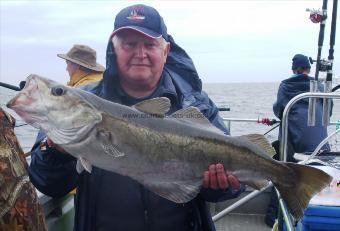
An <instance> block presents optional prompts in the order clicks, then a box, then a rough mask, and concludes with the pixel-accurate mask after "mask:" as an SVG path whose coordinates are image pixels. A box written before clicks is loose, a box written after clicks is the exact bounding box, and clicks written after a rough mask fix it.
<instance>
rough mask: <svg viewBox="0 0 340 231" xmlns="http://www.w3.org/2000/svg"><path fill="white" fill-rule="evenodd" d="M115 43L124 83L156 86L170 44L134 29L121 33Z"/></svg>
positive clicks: (120, 73)
mask: <svg viewBox="0 0 340 231" xmlns="http://www.w3.org/2000/svg"><path fill="white" fill-rule="evenodd" d="M119 38H120V39H119V40H118V42H117V44H115V48H114V49H115V53H116V55H117V65H118V71H119V76H120V78H121V81H122V83H123V84H124V85H125V86H126V85H127V86H129V85H132V86H133V85H134V86H135V85H141V86H146V87H155V86H156V85H157V83H158V81H159V79H160V76H161V74H162V71H163V67H164V64H165V62H166V57H167V55H168V52H169V48H170V45H169V44H163V43H162V41H161V39H153V38H149V37H146V36H145V35H142V34H140V33H138V32H136V31H133V30H125V31H122V32H120V33H119Z"/></svg>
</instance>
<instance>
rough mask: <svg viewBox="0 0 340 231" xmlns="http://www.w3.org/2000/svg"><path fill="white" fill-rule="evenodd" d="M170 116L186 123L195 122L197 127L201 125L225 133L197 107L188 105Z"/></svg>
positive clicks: (206, 128) (209, 129)
mask: <svg viewBox="0 0 340 231" xmlns="http://www.w3.org/2000/svg"><path fill="white" fill-rule="evenodd" d="M170 117H173V118H176V119H178V120H181V121H183V122H185V123H188V122H189V123H191V124H194V125H195V126H196V127H197V126H198V127H200V128H202V129H205V130H208V131H211V132H215V133H216V132H217V133H219V134H223V135H225V134H224V133H223V132H222V131H221V130H219V129H218V128H216V127H215V126H214V125H212V124H211V122H210V121H209V120H208V119H207V117H205V116H204V115H203V114H202V112H200V111H199V110H198V109H197V108H196V107H187V108H183V109H180V110H178V111H176V112H174V113H173V114H171V115H170Z"/></svg>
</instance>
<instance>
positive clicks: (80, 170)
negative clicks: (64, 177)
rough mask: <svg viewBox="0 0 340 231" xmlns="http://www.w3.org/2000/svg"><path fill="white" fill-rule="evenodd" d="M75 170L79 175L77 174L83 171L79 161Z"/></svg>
mask: <svg viewBox="0 0 340 231" xmlns="http://www.w3.org/2000/svg"><path fill="white" fill-rule="evenodd" d="M76 170H77V173H79V174H80V173H82V172H83V171H84V167H83V165H82V164H81V161H80V160H79V159H78V160H77V165H76Z"/></svg>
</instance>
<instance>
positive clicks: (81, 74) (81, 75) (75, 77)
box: [67, 69, 90, 86]
mask: <svg viewBox="0 0 340 231" xmlns="http://www.w3.org/2000/svg"><path fill="white" fill-rule="evenodd" d="M89 74H90V73H89V72H86V71H83V70H80V69H78V70H76V71H75V72H74V73H73V75H72V76H71V79H70V81H68V82H67V85H68V86H75V85H77V83H78V82H79V81H80V80H82V79H83V78H84V77H85V76H87V75H89Z"/></svg>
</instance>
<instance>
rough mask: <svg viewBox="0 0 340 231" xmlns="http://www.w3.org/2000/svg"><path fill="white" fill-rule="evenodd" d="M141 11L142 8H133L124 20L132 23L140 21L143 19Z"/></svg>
mask: <svg viewBox="0 0 340 231" xmlns="http://www.w3.org/2000/svg"><path fill="white" fill-rule="evenodd" d="M142 10H143V7H142V6H135V7H133V8H132V10H131V12H130V15H129V16H128V17H126V18H127V19H129V20H132V21H142V20H144V19H145V16H144V15H143V13H142Z"/></svg>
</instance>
